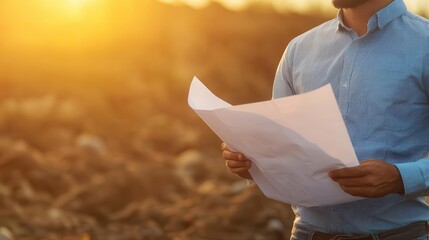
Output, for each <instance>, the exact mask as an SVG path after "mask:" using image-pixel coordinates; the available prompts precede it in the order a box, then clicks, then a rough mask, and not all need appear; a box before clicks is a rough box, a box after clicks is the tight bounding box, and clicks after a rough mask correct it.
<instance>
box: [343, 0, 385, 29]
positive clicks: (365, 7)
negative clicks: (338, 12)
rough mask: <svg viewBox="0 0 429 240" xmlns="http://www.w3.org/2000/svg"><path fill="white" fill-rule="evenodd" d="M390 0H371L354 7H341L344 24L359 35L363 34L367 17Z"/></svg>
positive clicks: (366, 24) (366, 26)
mask: <svg viewBox="0 0 429 240" xmlns="http://www.w3.org/2000/svg"><path fill="white" fill-rule="evenodd" d="M391 2H393V0H371V1H367V2H365V3H363V4H362V5H359V6H357V7H355V8H344V9H342V12H343V21H344V24H345V25H346V26H347V27H349V28H351V29H353V30H355V31H356V33H357V34H358V35H359V36H363V35H365V34H366V33H367V31H368V21H369V19H370V18H371V17H372V16H373V15H374V14H375V13H376V12H378V11H379V10H380V9H383V8H384V7H386V6H387V5H389V4H390V3H391Z"/></svg>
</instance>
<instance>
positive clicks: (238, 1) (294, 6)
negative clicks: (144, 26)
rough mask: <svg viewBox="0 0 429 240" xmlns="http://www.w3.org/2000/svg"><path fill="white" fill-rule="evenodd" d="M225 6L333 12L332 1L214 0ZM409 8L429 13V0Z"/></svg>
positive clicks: (197, 2)
mask: <svg viewBox="0 0 429 240" xmlns="http://www.w3.org/2000/svg"><path fill="white" fill-rule="evenodd" d="M161 1H162V2H167V3H175V2H183V3H186V4H189V5H191V6H193V7H196V8H200V7H204V6H205V5H207V4H208V3H209V2H210V0H161ZM213 1H218V2H221V3H222V4H224V5H225V6H226V7H228V8H230V9H241V8H243V7H244V6H245V5H246V4H247V3H249V2H263V3H264V4H267V3H268V4H270V3H271V4H273V6H275V7H276V9H278V10H280V11H284V10H286V11H287V10H288V9H291V10H297V11H305V10H307V9H308V8H309V7H311V6H313V7H314V6H318V8H319V7H320V8H321V9H323V10H324V11H329V10H332V6H331V1H330V0H299V1H296V0H213ZM405 2H406V4H407V6H408V7H409V9H410V10H411V11H417V9H427V11H429V0H405Z"/></svg>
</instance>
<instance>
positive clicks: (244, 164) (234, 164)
mask: <svg viewBox="0 0 429 240" xmlns="http://www.w3.org/2000/svg"><path fill="white" fill-rule="evenodd" d="M225 165H226V166H227V167H229V168H246V169H249V168H250V167H251V165H252V163H251V162H250V161H249V160H247V161H234V160H226V161H225Z"/></svg>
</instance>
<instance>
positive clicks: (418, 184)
mask: <svg viewBox="0 0 429 240" xmlns="http://www.w3.org/2000/svg"><path fill="white" fill-rule="evenodd" d="M422 80H423V86H424V87H425V88H426V92H427V94H428V100H427V103H426V104H428V105H429V51H428V53H427V54H426V57H425V60H424V62H423V79H422ZM428 139H429V136H428ZM428 144H429V143H428ZM428 149H429V146H428ZM395 166H396V167H397V168H398V170H399V172H400V174H401V177H402V182H403V183H404V190H405V194H406V195H412V196H413V197H414V196H428V195H429V156H428V157H427V158H423V159H420V160H418V161H416V162H408V163H398V164H395Z"/></svg>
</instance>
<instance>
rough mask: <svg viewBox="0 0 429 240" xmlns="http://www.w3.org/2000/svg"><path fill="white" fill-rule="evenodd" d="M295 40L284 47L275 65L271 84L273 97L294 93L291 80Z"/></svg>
mask: <svg viewBox="0 0 429 240" xmlns="http://www.w3.org/2000/svg"><path fill="white" fill-rule="evenodd" d="M294 51H295V42H294V40H292V41H291V42H290V43H289V45H288V46H287V47H286V50H285V51H284V53H283V56H282V58H281V60H280V63H279V65H278V67H277V71H276V76H275V78H274V85H273V97H272V98H273V99H276V98H281V97H287V96H291V95H295V94H296V93H295V91H294V89H293V81H292V62H293V56H294Z"/></svg>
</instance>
